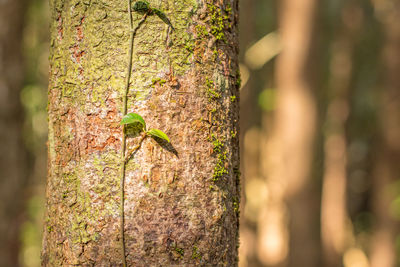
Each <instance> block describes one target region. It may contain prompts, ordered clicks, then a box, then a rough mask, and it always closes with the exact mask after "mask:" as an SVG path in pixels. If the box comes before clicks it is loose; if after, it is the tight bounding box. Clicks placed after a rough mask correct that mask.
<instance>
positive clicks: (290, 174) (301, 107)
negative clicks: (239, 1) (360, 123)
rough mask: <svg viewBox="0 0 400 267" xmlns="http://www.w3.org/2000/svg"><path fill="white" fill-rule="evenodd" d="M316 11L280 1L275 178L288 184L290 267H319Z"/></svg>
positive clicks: (313, 5) (312, 4)
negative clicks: (316, 152)
mask: <svg viewBox="0 0 400 267" xmlns="http://www.w3.org/2000/svg"><path fill="white" fill-rule="evenodd" d="M317 7H318V1H315V0H308V1H303V0H301V1H300V0H285V1H281V2H280V16H279V18H280V21H279V24H280V33H281V42H282V43H281V45H282V52H281V53H280V55H279V56H278V58H277V65H276V75H277V76H276V77H277V78H276V79H277V87H278V89H277V90H278V91H277V100H276V101H277V102H276V117H275V125H274V127H275V128H274V136H275V138H277V139H276V140H277V141H276V142H277V143H276V146H277V148H276V154H275V157H276V158H277V166H276V168H277V169H276V170H275V175H277V177H279V178H280V179H283V180H284V181H285V189H286V190H285V191H286V192H285V197H286V200H287V204H288V213H289V214H288V216H289V235H290V237H289V239H290V245H289V247H290V248H289V256H288V259H289V263H288V266H309V267H313V266H321V264H320V251H319V250H320V244H319V234H318V231H316V229H319V223H318V221H319V208H320V207H319V188H318V180H317V179H315V177H314V175H313V174H314V173H313V170H314V169H313V164H314V152H315V151H316V150H315V144H316V142H315V140H316V138H317V135H316V127H317V105H316V96H315V95H316V94H315V89H316V88H315V87H316V86H315V85H316V83H315V81H316V77H317V75H316V66H315V62H316V58H318V56H316V55H315V51H316V50H315V49H316V46H315V41H316V36H315V35H316V34H315V33H316V31H315V25H316V14H317Z"/></svg>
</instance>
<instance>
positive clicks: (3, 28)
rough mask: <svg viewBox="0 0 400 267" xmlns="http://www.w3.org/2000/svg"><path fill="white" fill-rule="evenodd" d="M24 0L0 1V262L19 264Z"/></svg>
mask: <svg viewBox="0 0 400 267" xmlns="http://www.w3.org/2000/svg"><path fill="white" fill-rule="evenodd" d="M23 11H24V1H19V0H6V1H1V2H0V218H1V220H0V266H19V265H18V252H19V243H20V242H19V241H20V237H19V226H20V224H21V219H22V217H21V215H22V209H23V200H24V195H23V190H24V185H25V183H26V180H27V169H26V168H27V165H28V163H27V158H26V150H25V148H24V145H23V140H22V120H23V118H22V107H21V103H20V95H19V93H20V91H21V89H22V83H23V78H24V75H23V62H22V51H21V43H22V24H23V18H24V12H23Z"/></svg>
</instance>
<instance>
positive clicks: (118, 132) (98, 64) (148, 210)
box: [42, 0, 239, 266]
mask: <svg viewBox="0 0 400 267" xmlns="http://www.w3.org/2000/svg"><path fill="white" fill-rule="evenodd" d="M150 5H151V6H154V7H155V8H159V9H160V10H163V11H164V12H165V14H166V15H167V17H168V18H169V20H170V21H171V23H172V25H173V26H174V28H175V31H170V30H169V29H168V26H167V25H166V24H165V23H164V22H163V21H162V20H161V19H160V18H158V17H157V16H155V15H154V16H148V17H147V19H146V20H145V22H144V23H143V24H142V25H141V27H140V28H139V29H138V31H137V34H136V36H135V40H134V53H133V72H132V79H131V86H130V91H129V98H128V112H135V113H138V114H140V115H142V116H143V117H144V119H145V120H146V123H147V125H148V127H149V128H158V129H161V130H163V131H164V132H166V133H167V134H168V136H169V137H170V139H171V144H165V143H162V142H161V143H158V142H156V141H155V140H153V139H150V138H147V139H145V141H144V142H143V144H142V146H141V148H140V149H139V150H138V152H137V153H136V154H135V155H134V158H133V159H132V160H130V161H129V163H128V164H127V170H126V184H125V245H126V257H127V262H128V265H129V266H173V265H179V266H183V265H185V264H190V265H210V266H235V265H236V264H237V233H238V213H237V210H238V201H239V199H238V195H239V193H238V190H239V181H238V179H239V177H238V173H239V172H238V170H239V161H238V158H239V156H238V133H237V132H238V129H237V123H238V95H237V94H238V89H239V88H238V79H239V77H238V66H237V53H238V44H237V38H238V36H237V29H236V27H237V19H238V18H237V16H238V12H237V11H238V10H237V1H236V0H231V1H228V0H225V1H207V2H205V1H200V0H199V1H195V0H179V1H176V0H175V1H172V0H168V1H163V2H162V3H159V2H157V3H153V2H151V3H150ZM50 8H51V12H52V24H51V33H52V37H51V55H50V64H51V67H50V84H49V143H48V149H49V167H48V180H47V215H46V222H45V224H46V226H45V233H44V241H43V251H42V264H43V265H44V266H65V265H82V266H89V265H96V266H97V265H99V266H118V265H121V264H122V258H121V247H120V241H119V239H120V235H119V225H120V220H121V214H120V212H119V207H120V199H119V197H120V193H119V192H120V186H119V181H120V167H121V161H122V160H123V159H121V157H120V153H121V152H120V150H121V140H122V127H121V126H120V125H119V121H120V120H121V117H122V110H123V106H122V105H123V104H122V98H123V95H124V90H125V88H124V80H125V76H126V67H127V64H128V62H127V61H128V55H127V54H128V49H129V45H128V43H129V36H130V30H129V20H128V13H127V1H122V0H114V1H107V3H106V2H104V1H99V0H96V1H95V0H92V1H86V0H83V1H72V0H70V1H63V0H53V1H50ZM142 16H143V15H142V14H138V13H135V12H134V13H133V18H134V27H135V26H136V25H137V23H138V21H139V20H140V19H141V18H142ZM127 138H128V139H127V140H128V141H127V147H128V150H129V148H132V147H133V146H134V145H135V144H137V142H138V138H137V136H136V135H135V131H134V130H132V131H130V130H129V129H128V137H127ZM160 144H161V145H160Z"/></svg>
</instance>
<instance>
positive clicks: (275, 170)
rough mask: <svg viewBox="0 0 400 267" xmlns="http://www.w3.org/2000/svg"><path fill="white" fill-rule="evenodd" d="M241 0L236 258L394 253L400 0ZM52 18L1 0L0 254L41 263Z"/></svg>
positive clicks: (379, 260)
mask: <svg viewBox="0 0 400 267" xmlns="http://www.w3.org/2000/svg"><path fill="white" fill-rule="evenodd" d="M240 7H241V9H240V12H241V13H240V17H241V19H240V46H241V53H240V62H241V66H240V67H241V77H242V88H241V96H240V101H241V114H240V117H241V160H242V166H241V172H242V187H243V189H242V201H241V224H240V227H241V228H240V248H239V252H240V256H239V259H240V263H239V266H240V267H261V266H274V267H281V266H282V267H284V266H296V267H320V266H326V267H331V266H332V267H333V266H335V267H336V266H345V267H368V266H370V267H394V266H400V260H399V258H400V257H399V255H400V231H399V230H400V224H399V221H400V179H399V178H400V1H399V0H323V1H320V0H240ZM48 25H49V10H48V2H47V0H2V1H0V137H1V138H0V140H1V141H0V142H1V143H0V152H1V153H0V215H1V221H0V266H5V267H7V266H24V267H36V266H40V249H41V248H40V247H41V232H42V230H43V229H42V220H43V211H44V196H45V193H44V183H45V178H46V138H47V112H46V105H47V80H48V49H49V46H50V44H49V39H50V38H49V27H48ZM17 262H19V263H17Z"/></svg>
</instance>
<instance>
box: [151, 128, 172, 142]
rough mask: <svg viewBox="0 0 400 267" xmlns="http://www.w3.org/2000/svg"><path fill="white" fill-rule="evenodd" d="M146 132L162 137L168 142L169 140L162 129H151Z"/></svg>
mask: <svg viewBox="0 0 400 267" xmlns="http://www.w3.org/2000/svg"><path fill="white" fill-rule="evenodd" d="M147 134H148V135H150V136H152V137H158V138H161V139H164V140H166V141H167V142H168V143H169V142H170V141H169V138H168V136H167V135H166V134H165V133H164V132H163V131H160V130H158V129H151V130H149V131H148V132H147Z"/></svg>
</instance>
